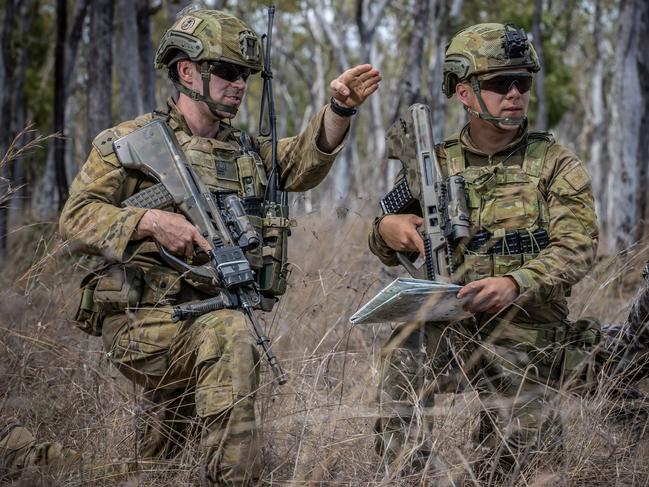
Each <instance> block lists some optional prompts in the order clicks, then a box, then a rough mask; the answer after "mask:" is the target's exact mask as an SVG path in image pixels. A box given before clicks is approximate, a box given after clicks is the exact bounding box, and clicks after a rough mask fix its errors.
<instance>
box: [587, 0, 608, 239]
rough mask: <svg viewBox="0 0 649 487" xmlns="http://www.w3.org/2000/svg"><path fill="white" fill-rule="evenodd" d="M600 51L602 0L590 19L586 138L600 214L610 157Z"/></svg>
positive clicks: (602, 224) (602, 227)
mask: <svg viewBox="0 0 649 487" xmlns="http://www.w3.org/2000/svg"><path fill="white" fill-rule="evenodd" d="M603 56H604V54H603V52H602V0H596V2H595V16H594V19H593V57H594V59H595V66H594V67H593V75H592V85H591V88H590V98H591V103H590V104H591V107H590V109H591V116H590V119H591V123H592V132H591V136H590V137H589V141H590V144H589V146H590V157H589V170H590V175H591V178H592V180H593V194H594V195H595V207H596V209H597V214H598V215H602V214H603V211H604V210H605V209H606V205H607V203H606V201H607V192H606V190H607V187H606V179H607V175H608V173H609V170H610V160H609V158H608V157H606V156H605V154H606V150H607V148H606V124H607V119H606V118H605V114H606V106H605V102H606V98H605V96H604V57H603ZM606 223H607V222H606V219H604V218H600V222H599V224H600V232H601V233H602V234H604V235H606V234H607V233H608V232H607V228H606Z"/></svg>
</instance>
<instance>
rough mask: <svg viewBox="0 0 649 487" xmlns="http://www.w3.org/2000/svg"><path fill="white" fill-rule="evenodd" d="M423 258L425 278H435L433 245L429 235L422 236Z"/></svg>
mask: <svg viewBox="0 0 649 487" xmlns="http://www.w3.org/2000/svg"><path fill="white" fill-rule="evenodd" d="M424 259H425V265H426V278H427V279H428V280H430V281H434V280H435V277H436V276H435V264H434V262H433V247H432V245H431V242H430V237H424Z"/></svg>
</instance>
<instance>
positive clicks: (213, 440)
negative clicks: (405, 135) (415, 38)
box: [60, 10, 380, 485]
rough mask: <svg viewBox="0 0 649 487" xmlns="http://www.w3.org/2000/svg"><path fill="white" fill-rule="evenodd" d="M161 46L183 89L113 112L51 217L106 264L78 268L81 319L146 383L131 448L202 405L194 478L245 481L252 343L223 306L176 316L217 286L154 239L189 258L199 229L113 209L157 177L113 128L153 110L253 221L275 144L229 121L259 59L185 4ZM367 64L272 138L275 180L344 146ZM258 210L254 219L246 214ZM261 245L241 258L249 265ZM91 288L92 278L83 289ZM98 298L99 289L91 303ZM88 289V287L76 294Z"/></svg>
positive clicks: (239, 27) (210, 15) (162, 437)
mask: <svg viewBox="0 0 649 487" xmlns="http://www.w3.org/2000/svg"><path fill="white" fill-rule="evenodd" d="M182 14H183V15H182V16H181V18H179V19H178V20H177V21H176V22H175V24H174V25H173V26H172V27H171V28H170V29H169V30H168V31H167V32H166V34H165V35H164V37H163V38H162V41H161V42H160V46H159V48H158V50H157V53H156V58H155V64H156V67H157V68H160V69H167V70H168V74H169V78H170V79H171V81H172V82H173V84H174V86H175V87H176V88H177V90H178V92H179V94H178V97H177V98H175V99H170V100H169V101H168V102H167V107H166V110H165V111H163V112H154V113H152V114H147V115H143V116H141V117H138V118H136V119H135V120H131V121H128V122H124V123H121V124H119V125H117V126H116V127H113V128H110V129H108V130H106V131H104V132H102V133H101V134H99V135H98V136H97V138H96V139H95V140H94V142H93V147H92V150H91V152H90V156H89V158H88V160H87V162H86V163H85V165H84V166H83V168H82V169H81V171H80V173H79V175H78V176H77V177H76V179H75V181H74V183H73V185H72V188H71V194H70V198H69V200H68V201H67V203H66V205H65V208H64V209H63V212H62V215H61V220H60V229H61V233H62V235H63V236H64V237H65V238H67V239H69V240H70V241H71V242H72V243H73V244H74V245H75V246H76V247H77V248H78V249H79V250H81V251H82V252H85V253H88V254H93V255H99V256H101V257H102V258H103V260H104V266H103V267H102V268H101V269H99V270H97V271H96V272H95V273H94V274H93V275H91V276H89V277H88V279H86V283H87V284H88V286H90V287H94V291H93V292H90V293H85V294H84V296H86V295H89V296H91V297H92V298H94V299H89V300H88V301H87V302H82V305H81V308H80V310H79V315H78V317H79V320H80V321H81V323H82V326H83V327H85V328H86V329H87V330H88V331H91V332H93V333H95V334H100V333H101V336H102V339H103V342H104V346H105V348H106V350H107V352H108V356H109V357H110V360H111V362H112V363H113V364H114V365H115V366H116V367H117V368H118V369H119V370H120V371H121V372H122V373H123V374H124V375H125V376H126V377H127V378H129V379H130V380H133V381H134V382H135V383H137V384H139V385H141V386H142V387H143V388H144V397H145V402H144V404H143V407H142V409H141V414H140V417H139V418H138V420H139V421H140V422H141V425H140V426H139V427H138V435H139V436H138V447H139V452H138V454H139V457H141V458H142V457H145V458H152V457H153V458H169V457H170V456H172V455H174V454H175V453H176V452H177V451H178V446H179V444H180V439H181V438H182V437H183V434H184V432H185V430H186V428H187V426H188V423H190V418H192V417H193V416H195V415H197V416H198V417H199V418H200V420H201V423H202V425H203V428H204V433H203V435H202V439H201V447H202V449H203V450H202V453H203V458H204V461H203V480H204V481H205V482H206V483H208V484H210V485H211V484H219V485H220V484H221V483H224V484H235V485H242V484H247V483H249V482H250V481H251V480H253V479H255V478H256V477H258V475H259V473H260V470H259V455H258V453H259V452H258V448H257V437H256V427H255V408H254V400H255V393H256V391H257V389H258V387H259V375H258V374H259V356H258V352H257V349H256V347H255V341H254V339H253V337H252V335H251V333H250V331H249V328H248V323H247V318H246V316H245V315H244V314H243V313H242V312H240V311H238V310H220V311H215V312H211V313H208V314H205V315H203V316H200V317H198V318H190V319H188V320H185V321H182V322H179V323H176V322H173V321H172V320H171V309H172V305H177V304H181V303H186V302H189V301H192V300H200V299H205V298H207V297H209V296H214V295H216V294H218V292H219V289H218V288H209V287H208V288H205V286H204V285H199V284H198V283H194V282H190V280H188V279H184V278H183V277H182V276H181V275H180V274H179V273H178V272H177V271H175V270H174V269H172V268H171V267H169V266H168V265H166V264H165V263H164V262H163V261H162V260H161V259H160V254H159V253H158V248H157V246H156V243H157V244H160V245H162V246H163V247H165V248H166V249H167V250H169V251H171V252H172V253H175V254H177V255H179V256H184V257H186V258H193V257H194V249H195V247H200V248H202V249H203V250H205V251H209V250H210V246H209V244H208V242H207V240H206V239H205V238H204V236H203V235H201V234H200V233H199V232H198V230H197V229H196V227H194V225H192V224H191V223H190V222H189V221H187V220H186V219H185V217H184V216H182V215H181V214H179V213H173V212H170V211H163V210H160V209H148V210H147V209H142V208H135V207H125V208H122V207H121V206H120V204H121V203H122V202H123V201H124V200H125V199H126V198H128V197H130V196H131V195H133V194H135V193H137V192H139V191H141V190H143V189H145V188H147V187H149V186H151V185H152V184H153V181H151V180H149V179H148V178H147V177H146V176H145V175H144V174H142V173H139V172H138V171H133V170H127V169H125V168H124V167H123V165H122V164H121V163H120V160H119V159H118V157H117V155H116V153H115V151H114V150H113V144H112V142H113V141H114V140H116V139H117V138H120V137H122V136H125V135H127V134H130V133H132V132H134V131H136V130H138V129H139V128H140V127H142V126H143V125H145V124H147V123H148V122H150V121H152V120H154V119H156V118H162V119H164V120H165V121H166V123H167V124H168V126H169V127H170V128H171V129H172V130H173V132H174V134H175V137H176V138H177V141H178V143H179V144H180V146H181V147H182V150H183V151H184V153H185V155H186V156H187V158H188V159H189V161H190V163H191V165H192V166H193V168H194V170H195V172H196V173H197V174H198V175H199V177H200V179H201V180H202V181H203V183H204V184H205V185H206V186H207V187H208V188H209V189H210V190H212V191H216V192H219V191H234V192H237V193H238V194H239V196H241V197H242V198H243V199H244V201H245V202H246V211H247V212H248V213H249V215H250V218H251V221H253V224H254V225H255V227H256V228H257V230H258V231H259V233H260V234H263V231H264V227H263V224H262V222H263V221H264V220H263V215H260V214H258V213H259V206H260V204H261V202H262V201H263V199H264V194H265V189H266V182H267V176H268V174H269V172H270V170H271V143H270V141H262V140H257V139H255V138H251V137H249V136H248V135H247V134H245V132H243V131H241V130H238V129H236V128H234V127H233V126H231V125H230V123H229V120H230V119H231V118H233V117H234V116H235V115H236V113H237V111H238V109H239V107H240V105H241V103H242V100H243V97H244V95H245V92H246V88H247V80H248V78H249V77H250V76H253V75H255V74H257V73H258V72H259V71H260V70H261V69H262V52H261V46H260V40H259V37H258V36H257V34H256V33H255V32H254V31H253V30H252V29H251V28H250V27H249V26H247V25H246V24H245V23H243V22H242V21H241V20H239V19H237V18H236V17H233V16H231V15H228V14H226V13H224V12H220V11H215V10H197V11H188V12H183V13H182ZM379 81H380V74H379V72H378V71H377V70H376V69H374V68H373V67H372V66H370V65H361V66H356V67H354V68H351V69H348V70H347V71H345V72H344V73H342V74H341V75H340V76H339V77H338V78H336V79H335V80H333V81H332V82H331V84H330V88H331V90H332V94H333V97H332V99H331V102H330V104H328V105H327V106H325V107H323V108H322V109H321V110H320V111H319V112H318V113H317V114H316V115H315V116H314V117H313V118H312V119H311V121H310V122H309V124H308V126H307V127H306V129H305V130H304V131H303V132H302V133H301V134H299V135H297V136H295V137H289V138H286V139H281V140H279V142H278V149H277V154H278V166H279V170H278V179H279V181H280V186H281V188H282V190H284V191H306V190H308V189H310V188H313V187H314V186H316V185H317V184H319V183H320V182H321V181H322V179H323V178H324V177H325V176H326V174H327V172H328V171H329V169H330V167H331V165H332V164H333V162H334V159H335V158H336V156H337V154H338V153H339V152H340V150H341V148H342V144H343V142H344V139H345V136H346V133H347V130H348V127H349V124H350V119H351V116H352V115H353V114H354V113H355V112H356V110H357V107H358V106H359V105H361V104H362V103H363V102H364V101H365V99H366V98H367V97H368V96H370V95H371V94H372V93H373V92H374V91H376V89H377V88H378V84H379ZM255 217H256V218H255ZM264 253H265V248H264V249H263V250H262V249H257V250H256V251H252V252H251V253H250V254H249V255H248V258H249V260H250V262H251V266H252V267H253V269H256V270H258V269H259V266H260V265H261V262H262V256H263V254H264ZM86 289H88V287H87V288H86ZM93 300H94V302H93ZM84 301H85V300H84Z"/></svg>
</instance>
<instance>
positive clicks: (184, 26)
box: [176, 15, 203, 34]
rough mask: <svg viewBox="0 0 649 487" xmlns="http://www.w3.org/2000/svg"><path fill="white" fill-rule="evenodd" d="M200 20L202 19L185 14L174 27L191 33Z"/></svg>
mask: <svg viewBox="0 0 649 487" xmlns="http://www.w3.org/2000/svg"><path fill="white" fill-rule="evenodd" d="M201 22H203V19H199V18H198V17H194V16H193V15H185V16H184V17H183V18H182V19H180V20H179V21H178V23H177V24H176V29H178V30H179V31H181V32H184V33H186V34H193V33H194V31H195V30H196V28H197V27H198V26H199V25H200V23H201Z"/></svg>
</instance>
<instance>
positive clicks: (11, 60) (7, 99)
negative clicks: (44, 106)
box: [0, 0, 18, 261]
mask: <svg viewBox="0 0 649 487" xmlns="http://www.w3.org/2000/svg"><path fill="white" fill-rule="evenodd" d="M17 3H18V2H16V1H15V0H7V1H6V2H5V11H4V19H3V20H4V21H3V23H2V32H1V33H0V39H1V41H2V44H1V45H0V48H1V50H2V54H1V58H0V71H1V72H2V77H1V78H0V81H2V90H0V109H1V110H2V112H1V113H2V117H1V118H0V161H3V162H4V164H2V165H1V166H0V202H1V204H0V261H3V260H4V259H5V257H6V253H7V233H8V231H9V221H8V220H9V211H8V203H9V202H8V200H7V199H6V198H8V195H9V192H10V190H11V188H10V184H9V183H10V181H9V161H7V160H6V159H5V155H6V153H7V150H8V149H9V145H10V143H11V139H12V137H13V134H12V133H11V128H12V120H13V113H12V108H13V106H12V105H13V103H12V100H13V98H12V93H13V88H14V86H15V70H14V66H15V63H16V56H15V53H14V51H13V49H12V40H13V36H14V28H15V26H16V14H17V11H16V10H17Z"/></svg>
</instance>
